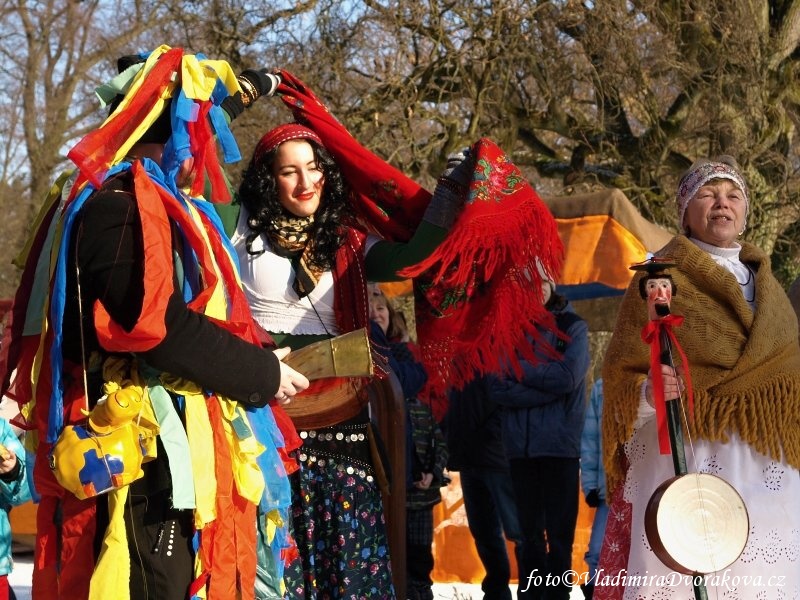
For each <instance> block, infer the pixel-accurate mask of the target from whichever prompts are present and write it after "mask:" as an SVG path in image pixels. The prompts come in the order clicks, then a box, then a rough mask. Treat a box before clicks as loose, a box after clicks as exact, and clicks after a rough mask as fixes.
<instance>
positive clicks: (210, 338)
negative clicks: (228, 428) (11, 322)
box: [76, 182, 280, 406]
mask: <svg viewBox="0 0 800 600" xmlns="http://www.w3.org/2000/svg"><path fill="white" fill-rule="evenodd" d="M127 187H128V186H126V185H124V183H123V184H119V182H118V183H117V185H114V184H113V183H112V184H111V185H110V186H109V187H108V188H103V189H102V190H101V191H99V192H98V193H97V194H95V196H94V197H93V198H91V199H90V200H89V201H88V202H87V205H86V206H85V207H84V208H83V210H82V214H81V218H80V219H79V225H78V228H77V235H76V240H77V241H76V244H77V247H76V254H77V259H78V264H79V266H80V269H81V284H82V295H83V306H84V310H86V309H87V308H89V310H91V306H92V304H93V303H94V300H95V299H96V300H99V301H100V302H101V303H102V304H103V306H104V307H105V309H106V310H107V311H108V313H109V315H110V316H111V318H112V319H113V320H114V321H115V322H116V323H118V324H119V325H121V326H122V327H123V328H124V329H125V330H127V331H130V330H131V329H132V328H133V326H134V325H135V323H136V321H137V320H138V318H139V316H140V314H141V312H142V303H143V296H144V288H143V281H144V276H143V272H144V268H143V264H144V250H143V240H142V233H141V221H140V219H139V215H138V212H137V209H136V203H135V200H134V197H133V195H132V193H130V192H129V191H126V189H125V188H127ZM173 283H174V285H173V290H172V294H171V296H170V298H169V301H168V305H167V310H166V315H165V322H166V336H165V337H164V339H163V340H162V341H161V342H159V343H158V344H157V345H156V346H155V347H154V348H152V349H150V350H149V351H147V352H143V353H142V354H141V356H142V358H143V359H144V360H145V361H146V362H147V363H148V364H149V365H151V366H153V367H154V368H156V369H159V370H161V371H165V372H167V373H171V374H172V375H176V376H179V377H183V378H186V379H188V380H190V381H193V382H195V383H197V384H199V385H200V386H202V387H203V388H205V389H208V390H211V391H214V392H217V393H220V394H222V395H225V396H228V397H229V398H232V399H234V400H237V401H240V402H245V403H248V404H251V405H254V406H264V405H266V404H267V402H269V400H270V399H271V398H272V397H273V396H274V395H275V393H276V392H277V390H278V386H279V383H280V364H279V362H278V359H277V358H276V357H275V355H274V354H273V353H272V352H271V351H269V350H266V349H263V348H261V347H259V346H255V345H252V344H250V343H248V342H245V341H244V340H242V339H240V338H238V337H236V336H235V335H233V334H232V333H230V332H229V331H227V330H226V329H224V328H222V327H220V326H219V325H217V324H216V323H214V322H212V321H210V320H209V319H207V318H206V317H205V316H204V315H202V314H199V313H197V312H194V311H192V310H190V309H189V308H187V306H186V304H185V303H184V301H183V298H182V294H181V291H180V289H179V286H178V282H177V280H176V281H174V282H173Z"/></svg>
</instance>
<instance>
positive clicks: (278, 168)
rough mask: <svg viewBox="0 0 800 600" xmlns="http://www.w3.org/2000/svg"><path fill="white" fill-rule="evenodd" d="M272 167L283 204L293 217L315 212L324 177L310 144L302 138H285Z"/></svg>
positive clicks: (307, 215) (309, 214)
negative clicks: (285, 140) (286, 139)
mask: <svg viewBox="0 0 800 600" xmlns="http://www.w3.org/2000/svg"><path fill="white" fill-rule="evenodd" d="M272 168H273V175H274V176H275V181H276V182H277V184H278V200H279V201H280V203H281V206H283V208H285V209H286V210H287V211H289V212H290V213H292V214H293V215H295V216H296V217H309V216H311V215H313V214H314V213H315V212H317V209H318V208H319V203H320V199H321V197H322V189H323V187H324V185H325V177H324V176H323V173H322V170H321V169H320V167H319V165H317V159H316V158H315V157H314V149H313V148H312V147H311V144H309V143H308V142H307V141H305V140H289V141H288V142H284V143H283V144H281V145H280V146H278V150H277V152H276V153H275V162H274V163H273V166H272Z"/></svg>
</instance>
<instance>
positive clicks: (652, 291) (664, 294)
mask: <svg viewBox="0 0 800 600" xmlns="http://www.w3.org/2000/svg"><path fill="white" fill-rule="evenodd" d="M644 289H645V292H647V314H648V315H649V317H650V320H651V321H652V320H655V319H659V318H661V317H663V316H665V315H667V314H669V305H670V302H672V281H670V280H669V279H667V278H666V277H664V278H657V279H648V280H647V283H646V284H645V286H644Z"/></svg>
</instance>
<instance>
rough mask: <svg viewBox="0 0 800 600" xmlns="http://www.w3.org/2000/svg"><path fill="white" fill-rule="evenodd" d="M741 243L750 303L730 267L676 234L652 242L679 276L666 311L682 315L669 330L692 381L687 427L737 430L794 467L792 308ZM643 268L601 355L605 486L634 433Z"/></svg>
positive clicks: (799, 364) (759, 257)
mask: <svg viewBox="0 0 800 600" xmlns="http://www.w3.org/2000/svg"><path fill="white" fill-rule="evenodd" d="M742 246H743V247H742V251H741V253H740V258H741V260H742V261H743V262H745V263H747V264H748V265H749V266H750V267H752V268H753V270H754V271H756V273H757V274H756V286H755V288H756V303H757V307H756V310H755V312H753V311H751V310H750V307H749V306H748V304H747V302H746V301H745V300H744V297H743V295H742V292H741V289H740V287H739V285H738V283H737V282H736V279H735V277H734V276H733V275H732V274H731V273H730V272H729V271H728V270H727V269H725V268H723V267H721V266H719V265H717V264H716V263H715V262H714V261H713V260H712V258H711V257H710V256H709V255H708V254H707V253H706V252H704V251H703V250H701V249H700V248H698V247H697V246H696V245H695V244H693V243H692V242H691V241H689V240H688V239H687V238H686V237H684V236H676V237H675V238H673V239H672V241H670V242H669V244H667V245H666V246H665V247H664V248H663V249H662V250H661V251H659V252H658V255H659V256H662V257H669V258H670V259H672V261H673V262H675V263H677V266H676V267H674V268H672V269H671V270H670V273H671V274H672V277H673V279H674V281H675V283H676V284H677V293H676V294H675V296H674V297H673V300H672V304H671V312H672V313H673V314H676V315H683V316H684V317H685V321H684V323H683V325H681V326H680V327H678V328H676V329H675V330H674V331H675V333H676V335H677V339H678V341H679V342H680V345H681V346H682V347H683V349H684V351H685V352H686V357H687V360H688V361H689V367H690V372H691V376H692V384H693V387H694V402H695V410H694V422H693V423H692V425H691V435H692V437H693V438H695V439H698V438H701V439H706V440H712V441H722V442H725V441H727V440H728V434H729V433H731V432H736V433H738V434H739V436H740V437H741V438H742V439H743V440H744V441H745V442H746V443H748V444H749V445H750V446H751V447H753V448H754V449H755V450H757V451H758V452H761V453H762V454H765V455H767V456H770V457H772V458H774V459H776V460H781V459H785V460H786V461H787V462H788V463H789V464H790V465H792V466H794V467H800V346H798V329H797V318H796V317H795V313H794V311H793V310H792V306H791V304H790V303H789V299H788V298H787V297H786V294H785V293H784V291H783V289H782V288H781V286H780V284H779V283H778V281H777V280H776V279H775V277H773V275H772V272H771V270H770V262H769V257H768V256H767V255H766V254H764V252H762V251H761V250H759V249H758V248H756V247H755V246H753V245H751V244H747V243H744V244H743V245H742ZM641 276H642V274H637V276H635V277H634V279H633V281H632V282H631V284H630V286H629V287H628V290H627V292H626V293H625V296H624V298H623V300H622V305H621V307H620V311H619V315H618V317H617V323H616V326H615V330H614V335H613V337H612V339H611V342H610V344H609V347H608V351H607V353H606V356H605V361H604V364H603V388H604V393H603V395H604V397H605V400H604V414H603V444H604V451H603V454H604V457H603V459H604V463H605V467H606V476H607V480H608V487H609V489H612V490H613V489H614V488H615V487H616V486H617V485H619V484H620V483H621V482H622V481H623V478H624V476H625V473H624V472H623V466H622V465H623V458H624V457H623V449H622V445H623V444H624V443H625V442H626V441H627V440H628V439H629V438H630V437H631V435H632V433H633V423H634V421H635V420H636V415H637V410H638V406H639V397H640V396H639V394H640V385H641V383H642V381H643V380H644V379H645V377H646V375H647V372H648V369H649V349H648V348H647V346H646V345H645V343H644V342H643V341H642V339H641V337H640V334H641V330H642V327H644V325H645V324H646V322H647V306H646V303H645V301H644V300H642V298H641V297H640V296H639V290H638V280H639V278H640V277H641ZM675 354H676V353H675Z"/></svg>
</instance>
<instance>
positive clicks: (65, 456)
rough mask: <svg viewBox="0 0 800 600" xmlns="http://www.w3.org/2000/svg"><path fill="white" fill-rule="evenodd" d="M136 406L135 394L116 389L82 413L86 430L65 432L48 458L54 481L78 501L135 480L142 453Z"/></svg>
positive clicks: (138, 396)
mask: <svg viewBox="0 0 800 600" xmlns="http://www.w3.org/2000/svg"><path fill="white" fill-rule="evenodd" d="M141 407H142V395H141V394H140V393H139V392H138V390H136V389H134V388H118V389H116V391H114V392H112V393H110V394H108V396H107V397H106V398H105V399H104V400H101V401H100V402H98V403H97V405H96V406H95V407H94V409H92V411H91V412H88V413H86V411H84V413H85V414H87V415H88V417H89V419H88V423H87V426H82V425H69V426H67V427H65V428H64V431H62V432H61V435H60V436H59V438H58V441H57V442H56V444H55V445H54V446H53V450H52V452H51V454H50V468H51V469H52V470H53V474H54V475H55V477H56V480H58V482H59V483H60V484H61V485H62V486H63V487H64V488H66V489H67V490H69V491H70V492H72V493H73V494H75V496H77V497H78V498H80V499H81V500H83V499H85V498H92V497H94V496H97V495H99V494H103V493H105V492H108V491H111V490H114V489H118V488H121V487H123V486H126V485H128V484H130V483H132V482H133V481H135V480H137V479H138V478H139V477H141V476H142V475H143V474H144V473H143V472H142V460H143V457H144V454H145V448H144V445H143V444H142V436H141V435H140V432H139V427H138V426H137V425H136V423H135V419H136V417H137V416H138V415H139V412H140V410H141Z"/></svg>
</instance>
